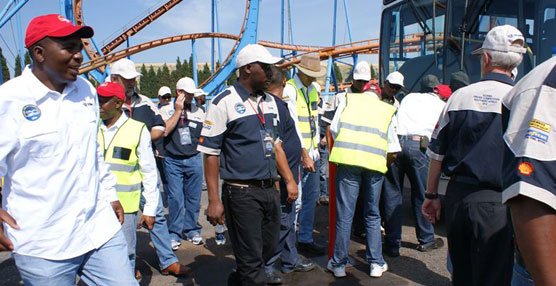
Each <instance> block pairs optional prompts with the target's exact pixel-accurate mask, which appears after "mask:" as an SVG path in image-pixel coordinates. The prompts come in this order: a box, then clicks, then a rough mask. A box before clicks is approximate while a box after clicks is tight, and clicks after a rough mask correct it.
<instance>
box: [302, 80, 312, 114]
mask: <svg viewBox="0 0 556 286" xmlns="http://www.w3.org/2000/svg"><path fill="white" fill-rule="evenodd" d="M300 90H301V93H302V94H303V99H305V104H307V109H308V110H309V117H312V114H311V99H310V98H309V88H307V87H306V88H305V92H303V89H300Z"/></svg>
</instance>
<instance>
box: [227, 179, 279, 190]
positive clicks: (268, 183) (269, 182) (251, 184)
mask: <svg viewBox="0 0 556 286" xmlns="http://www.w3.org/2000/svg"><path fill="white" fill-rule="evenodd" d="M224 184H227V185H230V186H234V187H241V188H263V189H264V188H270V187H272V186H274V179H266V180H224Z"/></svg>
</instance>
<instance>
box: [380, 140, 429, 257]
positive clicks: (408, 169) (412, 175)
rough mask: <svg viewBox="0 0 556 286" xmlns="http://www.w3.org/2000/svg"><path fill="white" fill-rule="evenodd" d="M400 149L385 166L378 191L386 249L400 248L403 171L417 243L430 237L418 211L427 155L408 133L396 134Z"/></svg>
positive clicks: (425, 178)
mask: <svg viewBox="0 0 556 286" xmlns="http://www.w3.org/2000/svg"><path fill="white" fill-rule="evenodd" d="M400 145H401V147H402V151H401V152H400V153H399V154H398V156H397V157H396V159H395V160H394V162H393V163H392V164H391V165H390V167H389V168H388V172H387V173H386V179H385V180H384V192H383V194H382V200H383V201H382V203H383V205H382V206H383V210H384V212H383V217H384V229H385V231H386V235H385V237H384V245H385V247H387V248H389V249H390V250H393V251H396V250H398V249H399V248H400V245H401V240H402V222H403V196H402V194H403V182H404V176H405V175H406V174H407V177H408V178H409V182H410V183H411V208H412V213H413V217H414V219H415V232H416V234H417V240H418V241H419V244H421V245H423V244H427V243H431V242H433V241H434V228H433V226H432V224H431V223H430V222H429V221H428V220H427V219H426V218H425V216H424V215H423V213H422V212H421V208H422V206H423V201H424V200H425V189H426V188H427V172H428V169H429V157H428V156H427V154H425V150H422V149H421V148H420V143H419V142H418V141H413V140H412V139H411V137H408V136H400Z"/></svg>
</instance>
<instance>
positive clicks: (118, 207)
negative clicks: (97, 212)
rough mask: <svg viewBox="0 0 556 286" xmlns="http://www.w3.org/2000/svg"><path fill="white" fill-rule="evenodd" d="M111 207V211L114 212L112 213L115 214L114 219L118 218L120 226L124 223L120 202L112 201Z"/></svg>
mask: <svg viewBox="0 0 556 286" xmlns="http://www.w3.org/2000/svg"><path fill="white" fill-rule="evenodd" d="M110 204H111V205H112V209H113V210H114V213H115V214H116V217H118V221H119V222H120V224H123V223H124V208H123V207H122V204H120V201H113V202H111V203H110Z"/></svg>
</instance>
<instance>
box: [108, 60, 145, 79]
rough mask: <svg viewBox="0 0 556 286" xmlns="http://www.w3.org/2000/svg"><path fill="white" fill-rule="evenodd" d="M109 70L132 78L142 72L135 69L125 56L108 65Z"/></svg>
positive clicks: (126, 77)
mask: <svg viewBox="0 0 556 286" xmlns="http://www.w3.org/2000/svg"><path fill="white" fill-rule="evenodd" d="M110 72H111V73H112V74H117V75H119V76H121V77H123V78H125V79H134V78H136V77H138V76H141V75H142V74H140V73H138V72H137V70H135V64H134V63H133V62H132V61H131V60H128V59H126V58H123V59H120V60H118V61H116V62H114V63H112V65H111V66H110Z"/></svg>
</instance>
